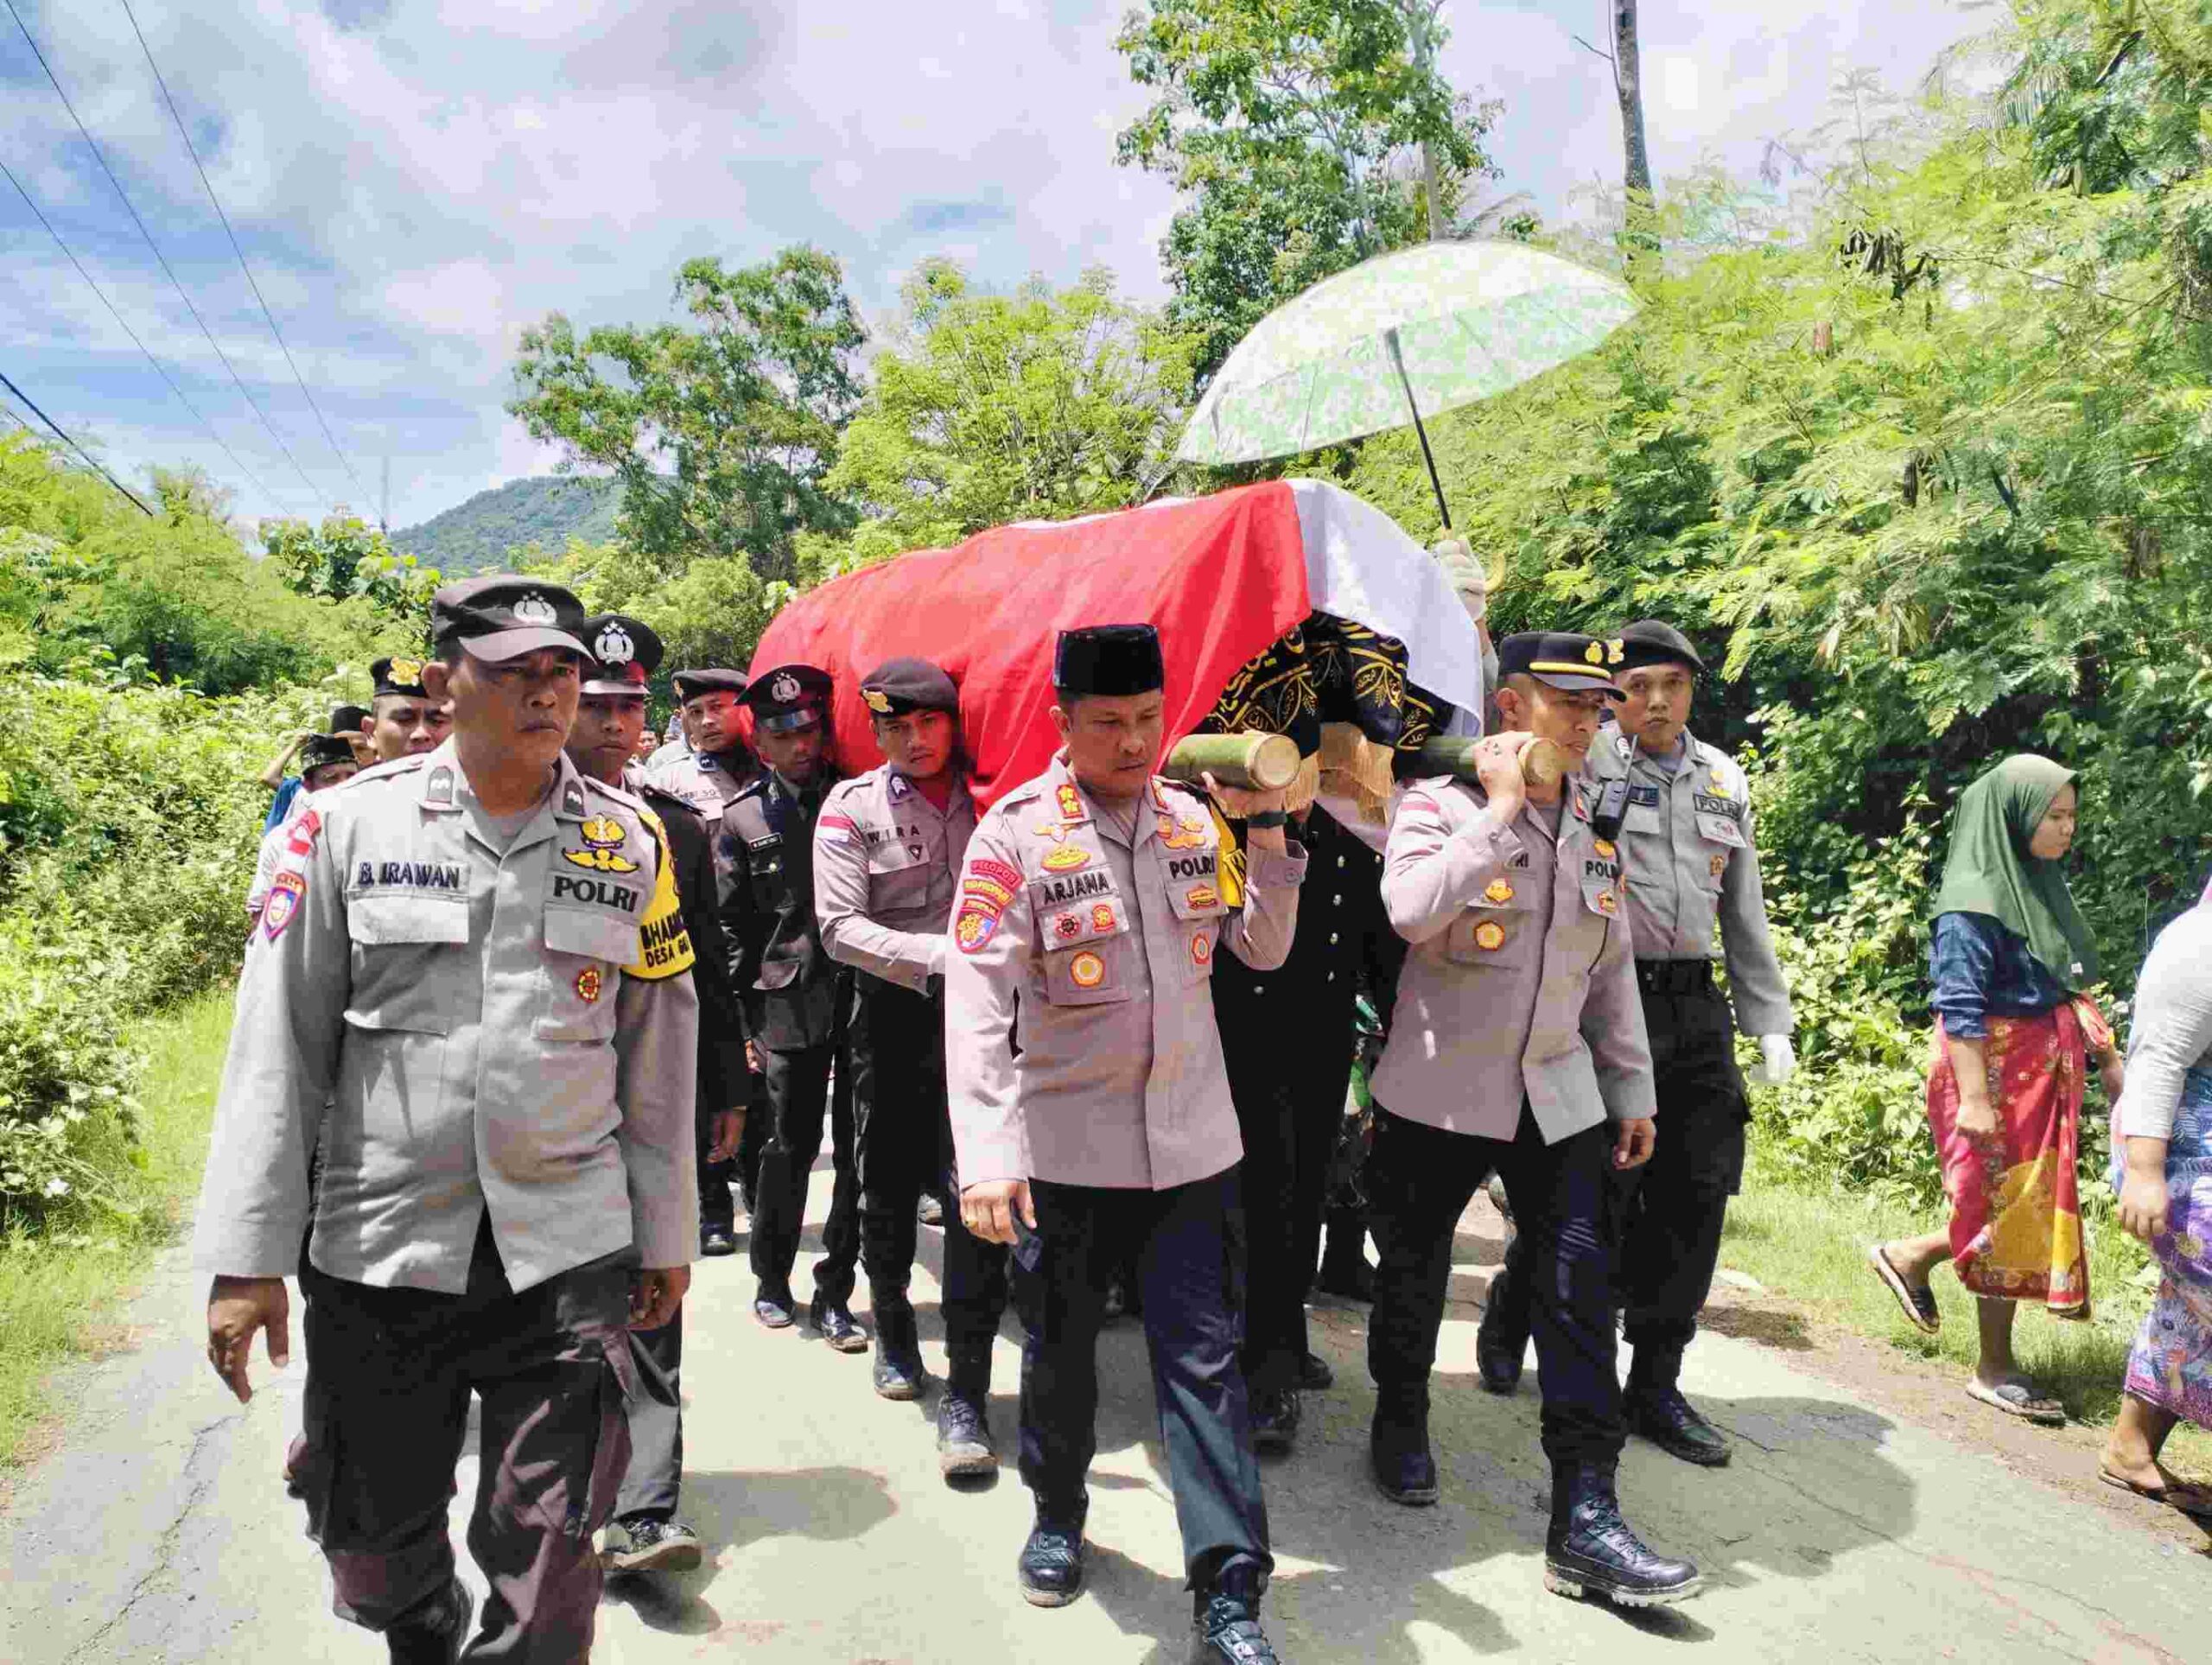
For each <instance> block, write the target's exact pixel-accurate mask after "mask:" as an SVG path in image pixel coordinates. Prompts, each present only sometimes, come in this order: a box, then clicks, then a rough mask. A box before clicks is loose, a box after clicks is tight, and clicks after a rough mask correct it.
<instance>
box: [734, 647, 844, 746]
mask: <svg viewBox="0 0 2212 1665" xmlns="http://www.w3.org/2000/svg"><path fill="white" fill-rule="evenodd" d="M832 686H833V684H832V683H831V682H830V680H829V672H828V671H826V670H816V669H815V668H814V667H813V666H812V665H810V664H779V665H778V666H777V667H776V668H775V669H774V670H764V671H762V672H761V673H760V675H759V676H757V677H754V678H753V680H752V682H751V683H748V684H747V687H746V690H745V695H744V699H745V703H746V704H747V705H748V706H750V707H751V708H752V709H753V727H754V728H758V729H761V730H763V731H765V732H766V733H768V734H787V733H789V732H790V731H791V730H792V729H794V728H810V727H811V726H812V725H814V724H815V723H817V722H820V721H822V715H823V712H824V711H826V710H827V709H829V690H830V689H831V687H832Z"/></svg>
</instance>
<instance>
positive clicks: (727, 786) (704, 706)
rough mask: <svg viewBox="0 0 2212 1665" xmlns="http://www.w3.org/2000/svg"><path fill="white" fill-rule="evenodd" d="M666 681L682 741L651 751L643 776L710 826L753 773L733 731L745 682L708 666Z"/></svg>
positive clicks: (681, 672)
mask: <svg viewBox="0 0 2212 1665" xmlns="http://www.w3.org/2000/svg"><path fill="white" fill-rule="evenodd" d="M671 680H672V681H673V682H674V683H675V684H676V697H677V702H678V704H679V706H680V707H681V715H682V717H683V732H684V735H685V740H684V742H683V745H682V747H680V749H679V748H678V747H675V746H664V747H661V749H660V750H659V751H658V752H656V753H653V754H652V759H651V760H650V761H649V762H648V763H647V764H646V765H645V778H646V779H647V780H648V781H650V782H651V783H652V785H656V786H658V787H659V788H660V789H661V791H664V792H666V793H668V794H669V795H670V796H671V797H674V798H682V799H683V801H684V802H685V803H686V804H690V806H691V807H692V809H693V810H696V811H697V813H698V814H700V815H701V816H702V817H705V818H706V819H707V821H708V822H709V823H712V822H714V821H715V820H717V819H719V818H720V817H721V812H722V806H723V805H724V804H728V802H729V801H730V799H732V798H735V797H736V796H737V795H738V793H739V792H740V791H743V790H744V787H745V783H746V782H747V781H748V780H750V779H752V778H753V773H754V769H753V754H752V753H750V752H749V751H747V749H746V746H745V737H744V735H743V734H741V732H740V731H739V728H738V722H739V718H738V711H739V709H740V706H741V702H742V701H743V699H744V696H745V686H746V683H745V678H744V677H743V676H742V675H741V674H740V673H739V672H737V671H734V670H720V669H714V668H710V669H708V670H679V671H677V673H676V675H675V677H673V678H671ZM715 859H716V861H717V862H718V863H720V864H721V866H720V867H718V869H717V870H718V871H725V872H726V871H727V867H728V863H727V861H726V860H725V858H724V856H723V855H722V854H721V853H720V852H717V854H716V857H715Z"/></svg>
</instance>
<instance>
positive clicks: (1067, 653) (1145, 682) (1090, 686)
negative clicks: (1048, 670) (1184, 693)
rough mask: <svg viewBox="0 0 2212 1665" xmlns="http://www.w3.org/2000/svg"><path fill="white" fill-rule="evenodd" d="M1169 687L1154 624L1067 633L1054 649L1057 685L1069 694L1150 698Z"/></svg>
mask: <svg viewBox="0 0 2212 1665" xmlns="http://www.w3.org/2000/svg"><path fill="white" fill-rule="evenodd" d="M1166 683H1167V670H1166V664H1165V663H1164V662H1163V661H1162V659H1161V658H1160V632H1158V631H1156V630H1154V628H1153V627H1152V626H1150V625H1086V626H1084V627H1083V628H1081V629H1079V630H1064V631H1062V632H1060V639H1059V642H1058V645H1057V646H1055V647H1054V649H1053V651H1052V686H1053V687H1054V688H1057V689H1059V690H1062V691H1064V692H1065V693H1069V694H1076V695H1083V694H1096V695H1101V696H1115V695H1121V694H1149V693H1151V692H1153V691H1154V690H1156V689H1160V688H1163V687H1165V686H1166Z"/></svg>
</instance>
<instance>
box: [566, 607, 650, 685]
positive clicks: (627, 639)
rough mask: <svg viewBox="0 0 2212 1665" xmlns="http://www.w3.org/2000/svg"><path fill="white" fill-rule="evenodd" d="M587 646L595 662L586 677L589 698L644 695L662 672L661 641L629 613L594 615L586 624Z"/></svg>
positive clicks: (585, 636) (585, 639)
mask: <svg viewBox="0 0 2212 1665" xmlns="http://www.w3.org/2000/svg"><path fill="white" fill-rule="evenodd" d="M584 645H585V646H587V647H588V648H589V649H590V650H591V658H592V662H591V664H590V666H589V668H588V669H587V670H586V671H585V673H584V687H583V691H584V692H585V693H587V694H642V693H644V692H645V683H646V681H647V679H648V678H650V677H652V674H653V672H654V671H656V670H659V669H660V660H661V654H662V651H663V649H662V647H661V641H660V637H659V636H658V634H657V633H656V632H655V631H654V630H653V627H652V626H651V625H649V624H647V623H646V622H645V620H642V619H632V617H630V615H629V614H628V613H594V614H593V615H592V616H591V617H590V618H588V619H587V620H584Z"/></svg>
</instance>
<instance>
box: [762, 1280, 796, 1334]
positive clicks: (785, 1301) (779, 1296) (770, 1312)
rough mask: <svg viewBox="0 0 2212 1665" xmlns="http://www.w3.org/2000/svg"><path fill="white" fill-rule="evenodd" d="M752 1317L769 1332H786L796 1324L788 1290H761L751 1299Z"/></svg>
mask: <svg viewBox="0 0 2212 1665" xmlns="http://www.w3.org/2000/svg"><path fill="white" fill-rule="evenodd" d="M753 1317H754V1318H756V1319H760V1322H761V1323H762V1324H763V1325H766V1327H767V1328H769V1329H771V1330H788V1329H790V1328H791V1325H794V1324H796V1323H798V1309H797V1308H796V1307H795V1306H792V1304H791V1291H790V1290H788V1289H769V1288H765V1287H764V1288H762V1289H761V1290H760V1292H759V1293H756V1294H755V1295H754V1296H753Z"/></svg>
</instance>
